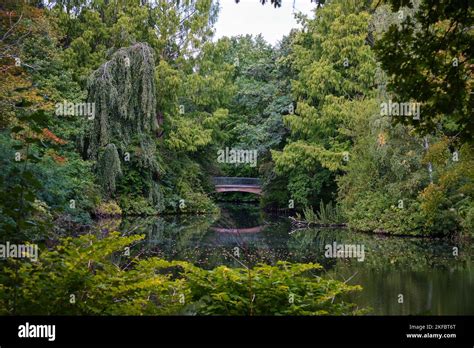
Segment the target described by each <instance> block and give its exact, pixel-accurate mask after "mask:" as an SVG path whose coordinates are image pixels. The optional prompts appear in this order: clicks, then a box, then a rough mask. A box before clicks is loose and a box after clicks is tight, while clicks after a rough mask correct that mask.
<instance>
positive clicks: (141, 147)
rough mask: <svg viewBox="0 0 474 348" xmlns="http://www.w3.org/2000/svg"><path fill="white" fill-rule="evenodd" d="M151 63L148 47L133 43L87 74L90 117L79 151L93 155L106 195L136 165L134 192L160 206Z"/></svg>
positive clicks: (156, 125) (109, 193) (155, 112)
mask: <svg viewBox="0 0 474 348" xmlns="http://www.w3.org/2000/svg"><path fill="white" fill-rule="evenodd" d="M154 67H155V62H154V58H153V53H152V49H151V48H150V47H149V46H148V45H147V44H144V43H137V44H135V45H133V46H131V47H127V48H122V49H120V50H118V51H117V52H115V53H114V54H113V55H112V57H111V59H110V60H109V61H107V62H106V63H105V64H103V65H102V66H100V67H99V69H97V70H96V71H94V72H93V73H92V74H91V76H90V77H89V79H88V84H87V89H88V102H90V103H95V117H94V122H93V124H92V126H91V129H90V131H89V132H88V135H87V136H86V137H85V139H84V151H85V155H86V157H87V158H89V159H93V160H95V161H97V174H98V176H99V178H98V179H99V182H100V183H101V185H102V189H103V191H104V195H105V196H106V197H107V198H110V197H113V196H114V195H116V192H117V191H118V190H117V184H118V178H119V177H120V176H121V175H122V174H123V173H124V172H127V171H128V172H131V171H135V174H138V175H135V177H139V178H140V180H141V181H140V185H137V183H133V190H134V191H133V192H134V194H135V193H136V194H139V195H142V196H143V197H145V199H146V200H147V201H148V202H149V203H151V204H152V206H153V207H155V208H158V210H161V207H162V194H161V191H160V186H159V185H158V182H157V179H158V178H159V173H160V166H159V164H158V161H157V153H156V134H157V133H159V124H158V120H157V110H156V87H155V80H154ZM137 172H138V173H137ZM125 185H126V184H125ZM137 186H138V187H137ZM131 189H132V188H131ZM124 191H127V190H124ZM129 192H131V191H129ZM122 193H123V192H122Z"/></svg>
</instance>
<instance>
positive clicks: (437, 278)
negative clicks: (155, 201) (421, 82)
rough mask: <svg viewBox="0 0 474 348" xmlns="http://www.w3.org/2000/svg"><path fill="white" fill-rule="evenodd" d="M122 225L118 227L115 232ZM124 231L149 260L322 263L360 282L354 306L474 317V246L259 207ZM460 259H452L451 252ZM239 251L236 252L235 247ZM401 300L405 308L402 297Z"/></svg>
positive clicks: (127, 224) (335, 274) (128, 225)
mask: <svg viewBox="0 0 474 348" xmlns="http://www.w3.org/2000/svg"><path fill="white" fill-rule="evenodd" d="M117 227H118V226H117ZM119 228H120V230H121V231H133V233H143V234H145V235H146V240H145V241H144V242H143V243H145V245H146V246H147V250H148V251H149V253H150V254H153V255H156V256H160V257H163V258H166V259H169V260H185V261H189V262H192V263H194V264H195V265H198V266H201V267H203V268H206V269H210V268H213V267H216V266H219V265H228V266H230V267H239V266H240V265H239V263H238V262H237V261H236V260H235V259H234V258H233V257H232V256H231V255H234V254H235V253H236V252H238V253H239V256H240V257H239V260H240V261H241V262H243V263H245V264H246V265H250V266H251V265H255V264H256V263H259V262H263V263H275V262H277V261H278V260H286V261H293V262H317V263H320V264H321V265H322V266H323V267H324V273H326V276H328V277H332V278H334V279H338V280H341V281H347V280H348V279H349V280H348V283H349V284H360V285H361V286H362V287H363V290H362V291H361V292H358V293H357V294H354V295H352V298H351V300H352V301H353V302H355V303H357V304H358V305H359V306H360V307H370V308H371V313H372V314H379V315H399V314H401V315H416V314H418V315H430V314H431V315H460V314H468V315H474V300H473V295H474V258H473V256H474V247H473V246H472V245H470V246H469V245H455V244H453V243H450V242H448V241H442V240H428V239H420V238H402V237H387V236H380V235H369V234H363V233H356V232H352V231H350V230H347V229H329V228H325V229H304V230H296V231H295V230H292V228H291V224H290V222H289V220H288V219H287V218H285V217H282V216H272V215H267V214H264V213H263V212H262V211H261V210H260V209H259V208H258V206H256V205H252V204H225V205H221V214H220V215H219V216H173V217H159V218H156V217H154V218H147V219H139V218H138V219H137V218H135V219H130V220H123V221H121V223H120V227H119ZM334 242H336V243H337V244H360V245H363V246H364V260H363V261H358V260H357V258H345V259H344V258H342V259H341V258H327V257H325V255H324V254H325V246H326V245H327V244H333V243H334ZM455 246H457V247H458V248H459V256H457V257H455V256H453V247H455ZM236 248H237V249H236ZM400 294H402V295H403V304H401V303H399V295H400Z"/></svg>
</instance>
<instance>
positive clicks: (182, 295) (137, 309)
mask: <svg viewBox="0 0 474 348" xmlns="http://www.w3.org/2000/svg"><path fill="white" fill-rule="evenodd" d="M142 238H143V236H139V235H134V236H127V237H120V236H119V234H118V233H117V232H114V233H111V234H109V235H108V236H107V237H105V238H103V239H98V238H97V237H95V236H93V235H84V236H81V237H79V238H65V239H63V240H61V243H60V244H59V245H58V246H57V247H56V248H55V249H54V250H52V251H43V252H42V253H40V256H39V260H38V261H37V262H29V261H25V260H21V261H20V260H11V259H9V260H8V261H4V262H3V263H2V264H1V267H2V269H1V272H0V314H2V315H5V314H29V315H36V314H41V315H57V314H68V315H91V314H93V315H170V314H202V315H290V314H294V315H296V314H298V315H324V314H333V315H342V314H357V313H361V312H360V311H359V310H356V308H355V305H353V304H351V303H346V302H344V300H343V297H344V295H345V294H347V293H349V292H352V291H355V290H360V289H361V288H360V286H350V285H347V284H345V283H341V282H339V281H335V280H327V279H324V278H322V277H319V276H317V275H315V274H313V272H315V271H319V270H320V269H321V266H319V265H318V264H311V263H310V264H290V263H286V262H278V263H277V264H276V265H275V266H269V265H258V266H257V267H255V268H253V269H245V268H235V269H230V268H227V267H224V266H220V267H217V268H216V269H214V270H210V271H208V270H203V269H201V268H199V267H195V266H193V265H192V264H190V263H188V262H183V261H171V262H169V261H165V260H162V259H159V258H154V257H152V258H148V259H137V258H134V257H133V248H132V252H131V255H132V256H126V255H125V254H124V251H125V248H126V247H127V246H129V245H130V244H133V243H137V242H139V241H140V240H141V239H142ZM73 300H74V301H73Z"/></svg>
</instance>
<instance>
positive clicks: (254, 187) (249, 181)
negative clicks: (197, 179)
mask: <svg viewBox="0 0 474 348" xmlns="http://www.w3.org/2000/svg"><path fill="white" fill-rule="evenodd" d="M212 182H213V183H214V185H215V187H216V192H250V193H255V194H257V195H261V194H262V184H261V181H260V179H257V178H240V177H227V176H215V177H213V178H212Z"/></svg>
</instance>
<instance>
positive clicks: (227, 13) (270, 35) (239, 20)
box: [214, 0, 316, 45]
mask: <svg viewBox="0 0 474 348" xmlns="http://www.w3.org/2000/svg"><path fill="white" fill-rule="evenodd" d="M293 1H294V3H295V12H296V11H297V10H299V11H300V12H303V13H304V14H307V15H310V16H312V12H311V10H312V9H314V8H315V7H316V4H315V3H314V2H313V3H311V1H310V0H282V5H281V7H280V8H278V7H277V8H274V7H273V5H272V4H271V3H270V1H268V2H267V3H266V4H265V5H262V4H261V3H260V1H259V0H240V3H238V4H236V3H235V1H234V0H220V6H221V10H220V12H219V18H218V19H217V23H216V26H215V30H216V32H215V36H214V37H215V39H218V38H220V37H222V36H237V35H245V34H252V35H255V36H256V35H258V34H262V35H263V37H264V38H265V40H266V41H267V42H269V43H270V44H272V45H274V44H276V43H277V41H279V40H281V38H282V37H283V36H284V35H287V34H288V33H289V32H290V30H291V29H292V28H297V27H299V24H297V23H296V20H295V18H294V16H293Z"/></svg>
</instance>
